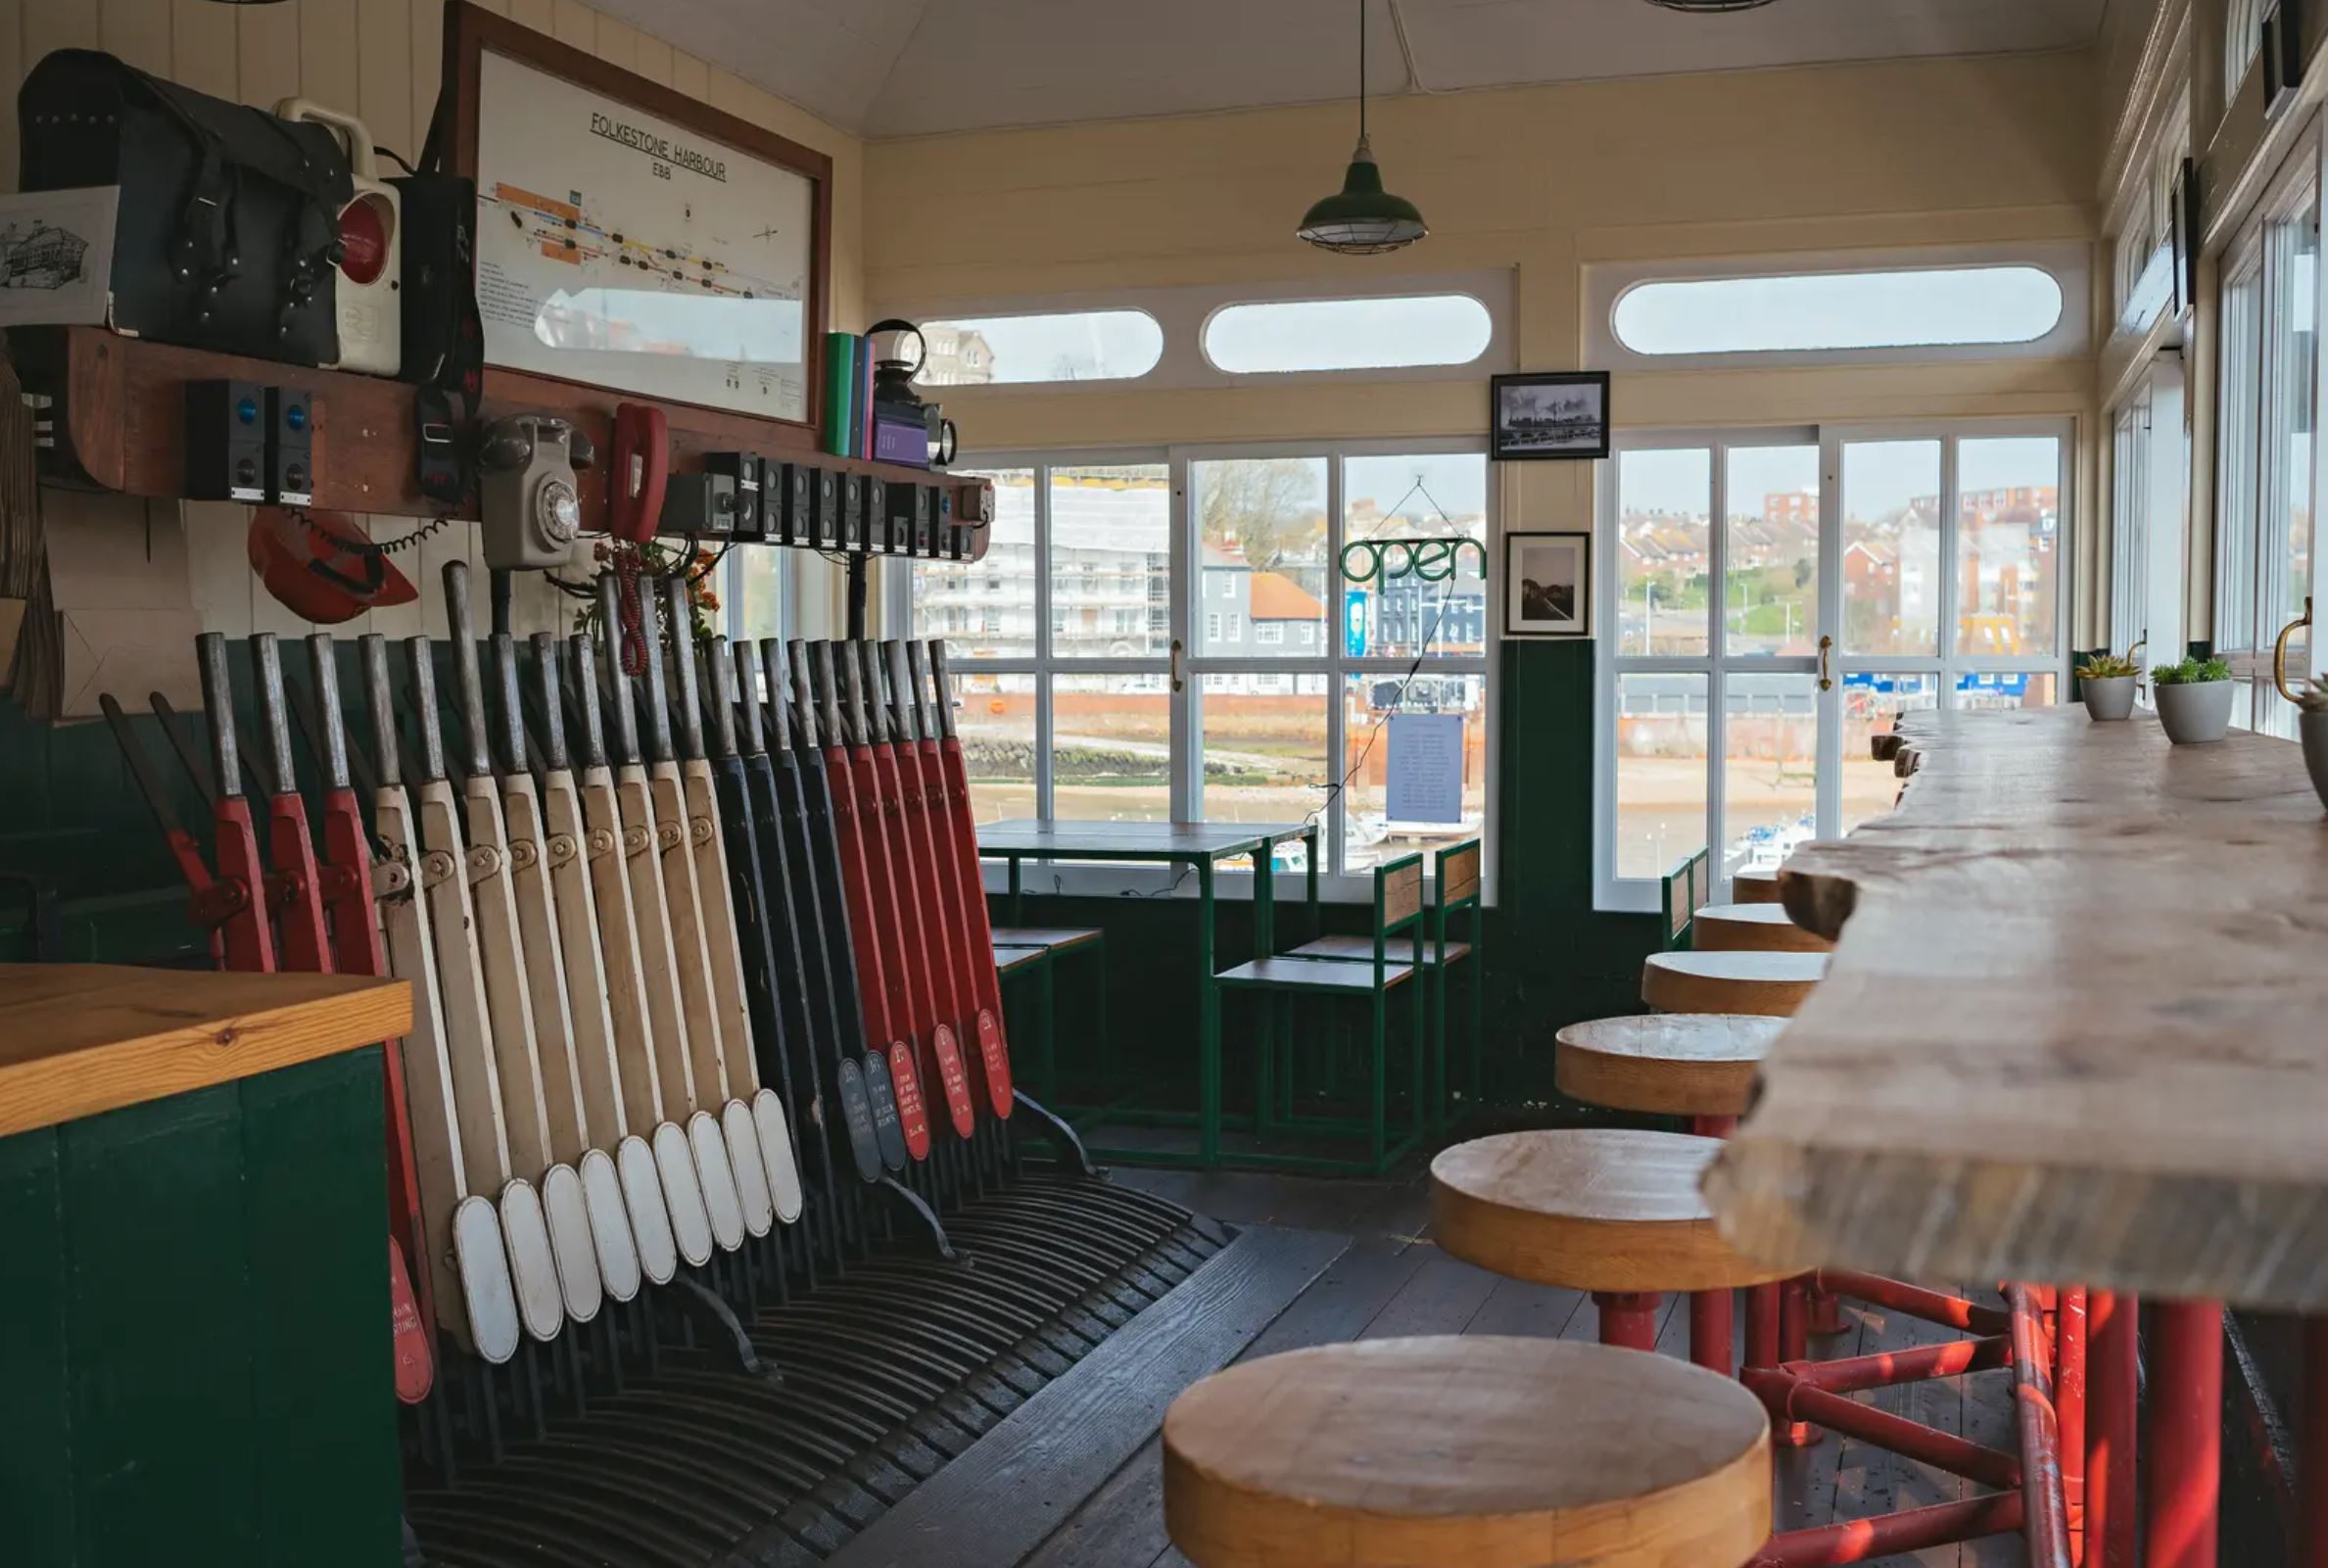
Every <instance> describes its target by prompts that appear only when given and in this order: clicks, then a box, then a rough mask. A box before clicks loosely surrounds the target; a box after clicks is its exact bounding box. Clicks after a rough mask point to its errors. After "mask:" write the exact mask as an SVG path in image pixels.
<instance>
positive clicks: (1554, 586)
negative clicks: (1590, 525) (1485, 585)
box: [1503, 534, 1592, 637]
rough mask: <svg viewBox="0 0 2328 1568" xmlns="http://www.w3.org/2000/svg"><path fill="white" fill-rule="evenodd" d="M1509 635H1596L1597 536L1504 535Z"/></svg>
mask: <svg viewBox="0 0 2328 1568" xmlns="http://www.w3.org/2000/svg"><path fill="white" fill-rule="evenodd" d="M1503 593H1504V603H1503V635H1504V636H1506V637H1591V636H1592V535H1591V534H1506V535H1504V536H1503Z"/></svg>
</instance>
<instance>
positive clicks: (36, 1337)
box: [0, 1129, 80, 1568]
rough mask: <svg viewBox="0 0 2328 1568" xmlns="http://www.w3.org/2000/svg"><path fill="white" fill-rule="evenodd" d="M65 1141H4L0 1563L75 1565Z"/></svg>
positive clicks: (30, 1137) (0, 1168)
mask: <svg viewBox="0 0 2328 1568" xmlns="http://www.w3.org/2000/svg"><path fill="white" fill-rule="evenodd" d="M64 1256H65V1219H64V1210H63V1203H62V1200H61V1198H60V1195H59V1189H58V1177H57V1135H56V1133H55V1132H53V1131H50V1130H47V1129H43V1130H41V1131H38V1132H24V1133H19V1134H17V1135H16V1136H15V1137H13V1138H6V1139H0V1541H4V1543H5V1546H4V1548H0V1560H6V1561H8V1562H12V1563H18V1562H21V1563H24V1564H26V1565H28V1568H32V1565H37V1568H51V1565H53V1568H77V1564H78V1563H79V1561H80V1559H79V1558H78V1557H76V1556H75V1554H74V1551H73V1544H72V1538H73V1522H72V1513H73V1509H72V1501H73V1493H72V1466H73V1446H72V1440H71V1417H70V1413H69V1412H70V1396H69V1392H68V1390H69V1387H70V1384H69V1379H70V1377H71V1371H72V1368H71V1361H70V1358H69V1356H68V1355H67V1354H66V1337H65V1329H66V1322H67V1317H66V1304H65V1277H64V1271H63V1270H62V1269H61V1268H59V1267H58V1259H61V1258H63V1257H64Z"/></svg>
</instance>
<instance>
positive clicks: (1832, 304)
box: [1613, 266, 2063, 355]
mask: <svg viewBox="0 0 2328 1568" xmlns="http://www.w3.org/2000/svg"><path fill="white" fill-rule="evenodd" d="M2062 298H2063V297H2062V286H2061V284H2060V283H2059V282H2057V281H2056V280H2055V279H2054V276H2053V274H2052V273H2050V272H2048V271H2046V270H2044V269H2043V268H2042V267H2035V266H1977V267H1932V268H1923V269H1911V268H1899V269H1894V270H1889V271H1882V272H1818V273H1801V274H1795V275H1790V276H1788V275H1780V276H1770V277H1730V278H1675V279H1665V280H1660V281H1652V282H1647V283H1639V284H1636V285H1634V286H1633V287H1632V288H1630V289H1627V290H1626V291H1625V293H1624V294H1623V295H1621V296H1619V298H1618V300H1617V304H1616V309H1615V312H1614V316H1613V319H1614V323H1615V327H1616V333H1617V341H1618V342H1619V343H1621V344H1623V345H1624V346H1625V347H1626V348H1628V349H1630V350H1632V351H1633V352H1634V353H1636V354H1645V355H1683V354H1690V355H1694V354H1785V353H1794V352H1801V351H1805V350H1824V349H1898V348H1929V347H1940V346H1949V345H1961V344H2012V343H2033V342H2035V341H2036V340H2037V339H2039V338H2042V337H2044V336H2045V335H2046V334H2047V333H2049V332H2051V331H2052V330H2053V329H2054V328H2055V327H2056V326H2058V325H2059V324H2060V323H2061V320H2062Z"/></svg>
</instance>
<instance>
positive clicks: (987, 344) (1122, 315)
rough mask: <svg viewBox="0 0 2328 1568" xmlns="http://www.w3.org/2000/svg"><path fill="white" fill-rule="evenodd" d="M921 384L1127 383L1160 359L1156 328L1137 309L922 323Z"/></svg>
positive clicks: (1152, 319) (1161, 331)
mask: <svg viewBox="0 0 2328 1568" xmlns="http://www.w3.org/2000/svg"><path fill="white" fill-rule="evenodd" d="M922 336H923V340H924V341H925V342H926V344H927V345H928V349H929V354H928V357H927V358H926V360H925V361H924V363H923V365H922V372H921V374H920V375H918V376H916V377H915V378H914V379H915V380H916V381H918V382H920V383H921V384H922V385H923V386H926V387H976V386H985V385H987V384H990V383H991V384H994V385H998V386H1001V385H1010V384H1014V383H1024V382H1031V381H1130V380H1134V379H1136V378H1138V377H1140V376H1144V375H1146V374H1147V373H1148V372H1149V371H1151V370H1153V369H1155V368H1156V365H1157V361H1158V360H1160V359H1162V358H1163V357H1164V328H1163V327H1161V326H1159V325H1158V324H1157V320H1156V317H1154V316H1152V315H1150V314H1149V313H1148V312H1147V311H1145V310H1063V311H1058V312H1054V313H1052V314H1047V315H991V316H974V317H965V318H963V319H959V320H953V321H928V322H925V323H924V324H923V327H922Z"/></svg>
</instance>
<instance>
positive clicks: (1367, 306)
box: [1205, 294, 1496, 375]
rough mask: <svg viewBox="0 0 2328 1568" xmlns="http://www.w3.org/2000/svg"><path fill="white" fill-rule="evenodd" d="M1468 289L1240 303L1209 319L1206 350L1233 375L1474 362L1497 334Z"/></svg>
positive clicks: (1206, 324)
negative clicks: (1400, 296) (1387, 296)
mask: <svg viewBox="0 0 2328 1568" xmlns="http://www.w3.org/2000/svg"><path fill="white" fill-rule="evenodd" d="M1495 330H1496V327H1495V322H1494V321H1493V320H1492V319H1491V318H1490V317H1489V315H1488V308H1487V307H1486V306H1484V305H1482V304H1480V303H1479V301H1477V300H1475V299H1473V298H1472V297H1471V296H1470V295H1468V294H1426V295H1417V296H1415V297H1412V298H1409V299H1399V300H1280V301H1274V302H1271V303H1268V304H1259V305H1232V306H1228V307H1226V308H1224V309H1219V310H1216V311H1214V312H1213V313H1212V319H1211V320H1209V321H1207V322H1206V323H1205V357H1206V358H1208V359H1210V360H1212V363H1213V365H1214V366H1215V367H1217V368H1219V369H1222V370H1226V371H1228V372H1229V373H1230V374H1232V375H1248V374H1252V373H1255V372H1258V371H1273V370H1274V371H1284V370H1385V369H1391V368H1395V367H1397V366H1400V365H1417V364H1469V363H1470V362H1471V361H1472V360H1474V359H1476V358H1478V357H1479V356H1481V355H1483V354H1485V353H1487V351H1488V340H1489V339H1490V338H1492V337H1493V336H1495Z"/></svg>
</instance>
